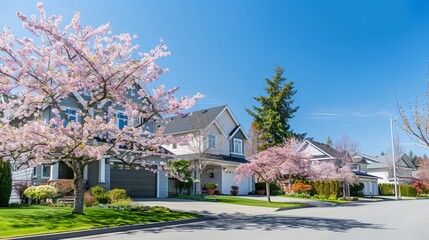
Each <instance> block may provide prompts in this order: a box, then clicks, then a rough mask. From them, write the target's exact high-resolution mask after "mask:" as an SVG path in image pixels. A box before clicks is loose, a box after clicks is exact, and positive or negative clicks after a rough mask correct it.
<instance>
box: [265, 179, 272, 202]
mask: <svg viewBox="0 0 429 240" xmlns="http://www.w3.org/2000/svg"><path fill="white" fill-rule="evenodd" d="M265 191H266V192H267V199H268V202H271V197H270V184H269V183H268V182H265Z"/></svg>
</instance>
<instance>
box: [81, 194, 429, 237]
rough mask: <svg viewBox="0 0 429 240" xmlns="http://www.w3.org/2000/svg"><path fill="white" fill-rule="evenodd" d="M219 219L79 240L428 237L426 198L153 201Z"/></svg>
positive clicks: (152, 203)
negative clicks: (319, 202)
mask: <svg viewBox="0 0 429 240" xmlns="http://www.w3.org/2000/svg"><path fill="white" fill-rule="evenodd" d="M145 203H146V204H148V205H165V206H168V207H171V208H173V209H182V210H187V211H195V212H200V213H204V214H206V215H211V216H216V217H217V219H214V220H208V221H203V222H198V223H192V224H183V225H172V226H166V227H161V228H151V229H144V230H134V231H128V232H118V233H112V234H106V235H96V236H90V237H86V238H80V239H127V240H128V239H186V240H192V239H205V240H211V239H216V240H219V239H221V240H226V239H234V240H241V239H245V240H250V239H282V240H284V239H317V240H320V239H329V240H332V239H347V240H353V239H359V240H362V239H368V240H371V239H389V240H395V239H398V240H404V239H407V240H408V239H422V240H427V239H429V226H428V225H427V222H428V217H429V200H402V201H381V202H358V203H354V204H350V205H347V206H344V205H339V206H323V207H311V208H303V209H293V210H276V209H270V208H261V207H245V206H238V205H231V204H222V203H203V202H189V201H171V200H168V201H165V202H163V201H152V202H145Z"/></svg>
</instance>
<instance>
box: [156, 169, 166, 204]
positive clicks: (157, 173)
mask: <svg viewBox="0 0 429 240" xmlns="http://www.w3.org/2000/svg"><path fill="white" fill-rule="evenodd" d="M155 165H156V168H157V169H159V165H160V164H159V163H157V164H155ZM159 172H160V171H159V170H157V171H156V183H155V184H156V198H159ZM167 191H168V188H167ZM167 194H168V193H167Z"/></svg>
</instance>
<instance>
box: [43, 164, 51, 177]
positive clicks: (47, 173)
mask: <svg viewBox="0 0 429 240" xmlns="http://www.w3.org/2000/svg"><path fill="white" fill-rule="evenodd" d="M50 177H51V166H50V165H42V178H50Z"/></svg>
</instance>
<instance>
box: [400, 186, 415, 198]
mask: <svg viewBox="0 0 429 240" xmlns="http://www.w3.org/2000/svg"><path fill="white" fill-rule="evenodd" d="M400 188H401V195H402V196H406V197H417V189H416V187H414V186H411V185H404V184H402V185H401V187H400Z"/></svg>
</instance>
